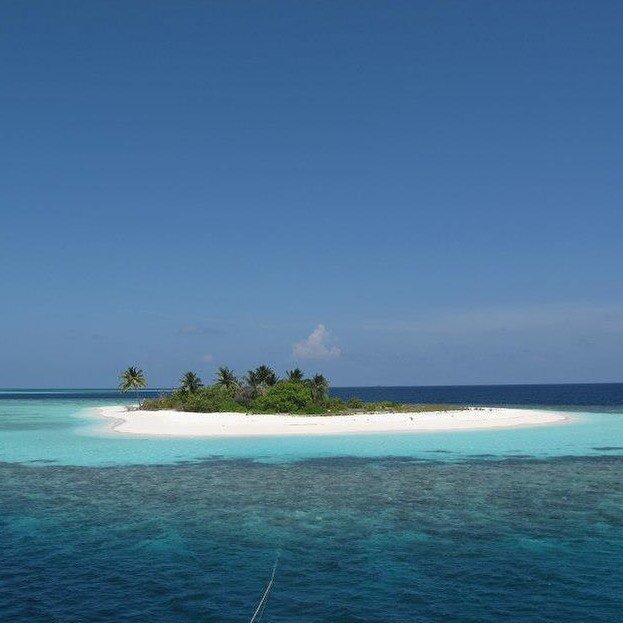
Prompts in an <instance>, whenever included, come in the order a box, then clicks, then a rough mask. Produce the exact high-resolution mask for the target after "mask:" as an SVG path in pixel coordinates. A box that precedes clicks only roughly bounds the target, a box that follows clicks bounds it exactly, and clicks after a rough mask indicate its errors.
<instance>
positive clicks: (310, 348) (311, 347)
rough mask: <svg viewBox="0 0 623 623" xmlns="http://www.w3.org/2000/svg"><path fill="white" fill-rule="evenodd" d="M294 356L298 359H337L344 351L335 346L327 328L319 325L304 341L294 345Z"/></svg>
mask: <svg viewBox="0 0 623 623" xmlns="http://www.w3.org/2000/svg"><path fill="white" fill-rule="evenodd" d="M292 354H293V355H294V357H295V358H297V359H335V358H337V357H339V356H340V355H341V354H342V351H341V349H340V348H339V347H337V346H335V345H334V343H333V338H332V336H331V333H330V332H329V331H328V330H327V328H326V327H325V326H324V325H323V324H319V325H318V326H317V327H316V328H315V329H314V330H313V331H312V332H311V333H310V334H309V335H308V336H307V337H306V338H305V339H304V340H301V341H300V342H297V343H296V344H294V346H293V347H292Z"/></svg>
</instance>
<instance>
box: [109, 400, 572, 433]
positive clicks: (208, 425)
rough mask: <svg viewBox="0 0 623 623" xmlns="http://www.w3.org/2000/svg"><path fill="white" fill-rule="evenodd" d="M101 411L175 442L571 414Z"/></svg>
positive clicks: (445, 426)
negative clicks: (168, 437)
mask: <svg viewBox="0 0 623 623" xmlns="http://www.w3.org/2000/svg"><path fill="white" fill-rule="evenodd" d="M98 411H99V414H100V415H102V416H104V417H107V418H112V419H113V425H112V428H113V430H114V431H115V432H117V433H123V434H130V435H147V436H152V435H153V436H170V437H255V436H282V435H284V436H287V435H343V434H349V433H358V434H365V433H424V432H433V431H458V430H480V429H495V428H514V427H528V426H542V425H546V424H562V423H564V422H566V421H568V420H569V416H568V415H566V414H564V413H558V412H555V411H538V410H528V409H505V408H497V407H494V408H489V407H484V408H469V409H463V410H457V411H428V412H422V413H418V412H414V413H360V414H357V415H321V416H300V415H283V414H280V415H247V414H244V413H187V412H180V411H140V410H137V411H130V410H128V409H127V408H126V407H122V406H114V407H100V408H99V409H98Z"/></svg>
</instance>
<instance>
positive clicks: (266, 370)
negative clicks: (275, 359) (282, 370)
mask: <svg viewBox="0 0 623 623" xmlns="http://www.w3.org/2000/svg"><path fill="white" fill-rule="evenodd" d="M255 371H256V372H257V375H258V377H259V379H260V384H261V385H263V386H264V387H266V388H268V387H272V386H273V385H275V384H276V383H277V381H278V380H279V377H278V376H277V375H276V374H275V371H274V370H273V369H272V368H271V367H270V366H264V365H262V366H258V367H257V369H256V370H255Z"/></svg>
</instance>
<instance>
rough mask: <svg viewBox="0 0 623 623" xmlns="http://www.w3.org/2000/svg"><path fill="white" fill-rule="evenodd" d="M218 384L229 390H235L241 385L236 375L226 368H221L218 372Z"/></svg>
mask: <svg viewBox="0 0 623 623" xmlns="http://www.w3.org/2000/svg"><path fill="white" fill-rule="evenodd" d="M216 384H217V385H220V386H221V387H226V388H227V389H231V388H235V387H238V386H239V385H240V381H238V378H237V377H236V375H235V374H234V373H233V372H232V371H231V370H230V369H229V368H227V367H226V366H221V367H220V368H219V369H218V370H217V372H216Z"/></svg>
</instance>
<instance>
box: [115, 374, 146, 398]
mask: <svg viewBox="0 0 623 623" xmlns="http://www.w3.org/2000/svg"><path fill="white" fill-rule="evenodd" d="M143 387H147V381H146V380H145V376H144V374H143V371H142V370H140V369H139V368H136V367H135V366H130V367H129V368H128V369H127V370H124V371H123V372H122V373H121V375H120V376H119V389H120V390H121V391H122V392H123V393H125V392H129V391H130V390H132V389H133V390H134V391H136V400H137V401H138V404H139V406H140V404H141V398H140V394H139V391H140V390H141V389H143Z"/></svg>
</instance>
